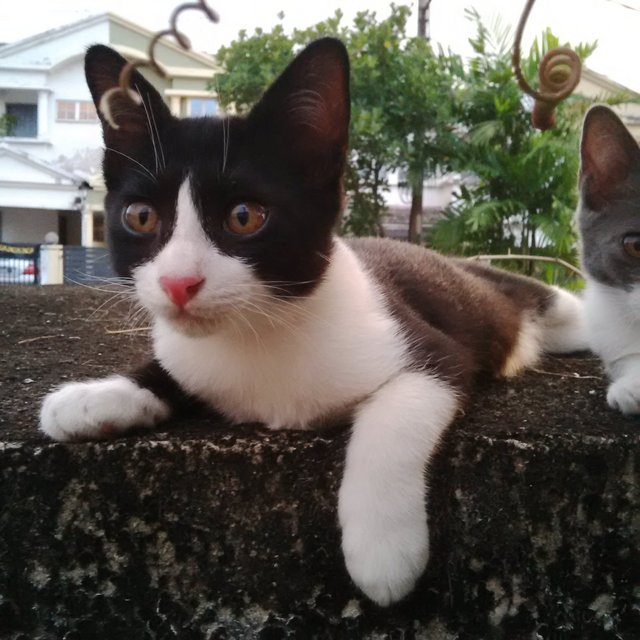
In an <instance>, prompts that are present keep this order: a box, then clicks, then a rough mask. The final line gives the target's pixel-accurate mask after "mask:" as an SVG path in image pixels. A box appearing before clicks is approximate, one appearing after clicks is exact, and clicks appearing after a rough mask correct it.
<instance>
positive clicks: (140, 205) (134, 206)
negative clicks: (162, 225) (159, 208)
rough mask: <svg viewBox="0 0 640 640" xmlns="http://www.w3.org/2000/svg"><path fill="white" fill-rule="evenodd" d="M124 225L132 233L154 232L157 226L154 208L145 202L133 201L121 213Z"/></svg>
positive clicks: (156, 215)
mask: <svg viewBox="0 0 640 640" xmlns="http://www.w3.org/2000/svg"><path fill="white" fill-rule="evenodd" d="M122 220H123V222H124V225H125V227H127V229H129V231H133V232H134V233H142V234H150V233H154V232H155V231H156V229H157V227H158V214H157V213H156V210H155V209H154V208H153V207H152V206H151V205H148V204H146V203H145V202H133V203H131V204H130V205H129V206H128V207H127V208H126V209H125V210H124V213H123V215H122Z"/></svg>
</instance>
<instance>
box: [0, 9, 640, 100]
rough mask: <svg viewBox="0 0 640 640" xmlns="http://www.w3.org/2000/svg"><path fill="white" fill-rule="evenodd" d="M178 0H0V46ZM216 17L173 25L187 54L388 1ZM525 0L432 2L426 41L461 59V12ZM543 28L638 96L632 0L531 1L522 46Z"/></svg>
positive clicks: (146, 22) (506, 21)
mask: <svg viewBox="0 0 640 640" xmlns="http://www.w3.org/2000/svg"><path fill="white" fill-rule="evenodd" d="M178 3H179V0H55V1H52V0H26V1H25V2H21V3H18V4H17V5H16V4H15V3H13V2H10V0H0V42H13V41H15V40H19V39H22V38H25V37H28V36H30V35H34V34H36V33H39V32H41V31H45V30H47V29H50V28H52V27H57V26H61V25H64V24H67V23H70V22H74V21H76V20H81V19H82V18H85V17H88V16H90V15H95V14H98V13H103V12H105V11H110V12H112V13H116V14H118V15H120V16H122V17H123V18H126V19H128V20H130V21H132V22H135V23H138V24H140V25H142V26H143V27H146V28H148V29H150V30H153V31H155V30H158V29H162V28H165V27H166V26H167V25H168V22H169V17H170V15H171V13H172V11H173V9H174V8H175V6H176V5H177V4H178ZM208 4H209V5H210V6H211V7H213V8H214V9H215V10H216V11H217V12H218V14H219V15H220V19H221V21H220V23H219V24H218V25H213V24H211V23H209V22H208V21H207V20H206V18H205V17H204V16H202V14H200V13H199V12H195V11H190V12H187V13H185V14H183V17H181V18H180V21H179V26H180V28H181V30H182V31H184V33H186V34H187V36H188V37H189V38H190V39H191V41H192V44H193V47H194V49H197V50H201V51H208V52H210V53H214V52H215V51H216V50H217V49H218V47H220V46H222V45H225V44H229V42H231V41H232V40H234V38H235V37H236V36H237V34H238V31H240V30H241V29H245V30H247V31H248V32H249V33H252V32H253V31H254V29H255V28H256V27H262V28H263V29H265V30H269V29H271V27H273V26H274V25H275V24H277V23H278V21H279V17H278V14H279V13H280V12H283V13H284V20H283V24H284V26H285V28H286V29H287V30H290V29H292V28H293V27H307V26H310V25H312V24H315V23H316V22H319V21H320V20H324V19H325V18H327V17H329V16H331V15H333V13H334V12H335V10H336V9H338V8H340V9H341V10H342V11H343V13H344V14H345V21H346V22H347V23H348V22H351V20H352V18H353V16H354V15H355V14H356V13H357V12H358V11H363V10H366V9H369V10H372V11H375V12H376V13H377V15H378V16H379V17H380V18H383V17H386V16H387V15H389V11H390V9H389V6H390V0H320V1H318V2H314V1H313V0H208ZM396 4H409V5H411V6H412V7H413V9H414V14H413V17H412V22H411V23H410V24H411V25H412V26H416V28H417V14H416V6H417V0H413V1H411V0H396ZM524 4H525V0H432V2H431V21H430V22H431V24H430V31H431V37H432V40H433V42H434V43H437V44H441V45H442V46H444V47H445V48H451V49H452V50H453V51H455V52H457V53H460V54H462V55H469V54H470V48H469V46H468V39H469V37H470V36H472V35H473V33H474V30H473V27H472V25H471V24H470V23H469V22H468V21H467V20H466V19H465V14H464V10H465V8H468V7H474V8H475V9H477V11H478V12H479V13H480V15H481V16H482V17H483V20H484V22H485V24H487V25H488V24H491V23H492V21H494V20H496V19H497V20H500V21H501V23H502V24H503V25H505V26H508V25H511V26H512V27H513V31H515V25H516V24H517V21H518V18H519V16H520V13H521V11H522V8H523V7H524ZM547 26H548V27H551V29H552V30H553V32H554V33H555V34H556V35H557V36H559V37H560V40H561V41H568V42H571V43H572V44H576V43H578V42H593V41H595V40H597V41H598V48H597V50H596V52H595V53H594V54H593V55H592V56H591V58H590V59H589V60H588V62H587V66H588V67H590V68H591V69H593V70H594V71H597V72H598V73H602V74H604V75H606V76H608V77H609V78H611V79H612V80H615V81H617V82H619V83H621V84H623V85H625V86H627V87H629V88H631V89H633V90H635V91H638V92H640V68H639V65H638V62H637V61H638V60H639V59H640V37H639V35H640V0H537V1H536V3H535V5H534V7H533V10H532V12H531V15H530V17H529V21H528V22H527V28H526V31H525V38H524V47H525V48H526V46H527V45H528V44H529V43H530V42H531V40H532V39H533V38H534V37H535V36H536V35H538V34H539V33H540V32H541V31H542V30H543V29H544V28H545V27H547Z"/></svg>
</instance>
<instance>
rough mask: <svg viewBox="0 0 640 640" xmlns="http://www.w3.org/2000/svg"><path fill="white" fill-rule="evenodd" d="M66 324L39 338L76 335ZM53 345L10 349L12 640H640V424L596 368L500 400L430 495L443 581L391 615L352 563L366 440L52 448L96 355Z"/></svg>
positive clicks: (563, 371) (8, 573) (553, 372)
mask: <svg viewBox="0 0 640 640" xmlns="http://www.w3.org/2000/svg"><path fill="white" fill-rule="evenodd" d="M53 289H55V288H53ZM48 295H51V294H48ZM57 295H59V296H61V297H60V299H59V302H60V304H61V305H65V307H66V306H68V303H69V298H68V296H69V295H71V294H67V293H64V295H62V294H60V293H58V294H57ZM74 295H76V294H74ZM65 296H67V297H65ZM54 302H55V300H54ZM68 308H69V309H74V311H73V313H74V314H76V315H77V316H82V315H84V312H79V311H78V309H77V307H74V306H73V305H71V306H69V307H68ZM49 313H51V312H50V311H49ZM5 327H6V325H5ZM47 327H48V328H47V331H48V334H45V330H44V329H43V328H42V327H40V328H39V329H37V331H36V332H35V334H34V335H33V336H32V337H33V338H38V339H39V338H40V337H44V336H45V335H54V336H57V335H63V336H64V335H65V331H66V330H65V329H64V328H63V327H57V326H54V327H51V326H50V325H47ZM80 329H81V325H78V326H75V327H74V331H73V332H72V333H73V336H74V337H75V336H77V335H78V333H80ZM89 329H90V330H91V331H92V332H93V335H94V336H95V333H96V326H95V323H94V324H93V325H92V326H91V327H90V328H89V327H87V331H89ZM59 332H62V333H59ZM0 337H1V338H3V339H4V340H5V343H4V344H0V347H7V348H9V347H10V346H11V345H13V344H17V343H18V342H20V340H17V339H14V338H13V337H12V336H11V335H9V333H8V332H7V331H6V330H5V329H0ZM27 340H31V338H27ZM52 340H53V339H48V338H47V339H46V340H42V341H41V342H40V344H39V343H38V341H37V340H34V341H33V342H26V343H25V342H22V344H21V345H20V350H19V351H18V350H17V349H16V350H15V351H14V352H13V355H7V354H8V352H7V350H6V349H5V350H3V349H0V354H2V355H0V358H4V373H3V376H4V377H3V378H0V392H1V393H2V394H3V396H2V399H3V408H4V407H9V410H8V412H7V411H3V415H2V417H0V443H1V444H0V638H3V639H5V638H6V639H11V640H18V639H20V640H27V639H37V640H43V639H47V640H54V639H55V640H59V639H65V640H88V639H98V640H99V639H114V638H118V639H119V638H123V639H127V640H128V639H134V640H137V639H138V638H141V639H142V638H145V639H146V638H149V639H159V638H163V639H165V638H166V639H170V638H171V639H173V638H176V639H180V640H184V639H187V640H188V639H191V638H193V639H196V638H211V639H213V638H221V639H222V638H261V639H264V640H269V639H275V638H302V639H306V638H327V639H333V638H354V639H356V638H407V639H410V638H424V639H429V640H440V639H442V640H444V639H448V640H453V639H491V638H500V639H504V640H520V639H523V640H524V639H529V638H531V639H534V638H544V639H549V640H556V639H557V640H560V639H565V638H566V639H569V638H571V639H573V638H575V639H576V640H578V639H580V640H583V639H589V638H595V639H600V638H602V639H609V638H611V639H614V638H622V639H623V640H632V639H637V638H639V637H640V603H639V596H640V589H639V587H638V582H639V580H638V578H639V576H640V562H639V555H638V553H639V552H638V549H639V543H640V509H639V506H640V505H639V503H640V498H639V495H638V471H637V462H638V453H639V451H640V429H639V427H640V420H638V419H635V418H634V419H629V418H624V417H622V416H620V415H618V414H616V413H614V412H612V411H610V410H609V409H608V408H607V407H606V404H605V402H604V381H603V380H602V376H601V372H600V368H599V365H598V364H597V362H596V361H595V359H593V358H566V359H555V358H551V359H548V360H546V361H544V362H543V363H542V364H541V365H540V367H539V369H537V370H535V371H533V372H530V373H528V374H527V375H525V376H523V377H521V378H518V379H516V380H510V381H503V382H497V383H492V384H490V385H487V387H486V389H484V390H483V391H482V392H480V393H479V394H478V396H477V398H476V401H475V403H474V409H473V410H472V411H470V412H469V414H468V415H467V416H466V417H465V418H464V419H462V420H460V421H459V422H458V423H457V424H456V426H455V427H454V429H452V431H451V432H450V433H449V434H448V436H447V438H446V441H445V442H444V443H443V446H442V448H441V451H440V453H439V456H438V459H437V463H436V465H435V467H434V469H433V472H432V477H431V479H430V486H431V494H432V503H431V514H430V518H431V527H432V549H433V558H432V562H431V564H430V566H429V569H428V571H427V574H426V575H425V576H424V578H423V579H422V580H421V582H420V584H419V586H418V588H417V590H416V591H415V593H414V594H413V595H411V596H410V597H409V598H408V599H407V600H406V601H405V602H402V603H400V604H398V605H395V606H393V607H391V608H389V609H380V608H378V607H376V606H375V605H373V604H371V603H369V602H368V601H366V599H364V598H363V597H361V596H360V594H359V593H358V592H357V590H356V589H355V587H354V586H353V585H352V584H351V582H350V580H349V577H348V575H347V573H346V570H345V568H344V565H343V560H342V557H341V554H340V539H339V530H338V527H337V524H336V496H337V488H338V485H339V480H340V476H341V470H342V465H343V456H344V449H345V445H346V440H347V430H346V429H344V430H339V431H336V432H332V433H324V434H320V435H317V434H308V433H294V432H290V433H287V432H277V433H273V432H268V431H266V430H264V429H262V428H260V427H258V426H251V425H249V426H245V427H241V428H236V427H234V428H232V427H228V426H225V425H222V424H220V423H219V422H217V421H216V420H215V419H211V418H206V417H200V418H195V419H193V420H190V421H184V422H182V423H180V424H178V423H175V424H172V425H168V426H167V428H166V429H163V430H162V431H161V432H159V433H145V434H138V435H134V436H131V437H128V438H122V439H119V440H115V441H113V442H107V443H74V444H56V443H51V442H48V441H46V440H45V439H44V438H43V437H41V436H39V435H38V434H37V433H36V432H35V428H34V425H35V416H34V414H35V411H36V396H37V395H38V393H40V392H41V391H42V390H43V388H46V387H47V386H49V384H51V383H52V382H55V381H56V379H59V378H60V376H62V375H71V373H72V372H73V370H74V368H77V367H78V365H79V363H82V362H83V361H84V360H83V355H82V354H83V353H84V350H85V349H86V344H85V345H83V344H82V341H79V340H69V341H68V342H65V343H64V348H63V349H60V348H58V349H56V348H55V347H54V346H53V345H52V344H51V342H52ZM100 340H101V341H104V344H103V342H100V344H103V347H101V349H103V351H104V352H105V353H112V351H111V350H112V349H113V344H115V343H113V342H110V341H111V340H112V338H111V337H104V336H102V337H100ZM113 340H124V338H122V337H114V338H113ZM127 340H129V338H127ZM117 344H119V345H124V344H129V345H131V343H130V342H127V343H124V342H119V343H117ZM45 345H46V347H45ZM74 350H75V351H74ZM36 356H37V357H39V360H38V362H37V364H36V365H29V363H30V362H32V361H33V360H34V359H35V358H36ZM47 358H49V360H48V361H47ZM56 358H57V361H58V362H60V361H61V360H65V361H66V360H67V359H68V360H69V362H68V364H64V365H60V364H57V365H54V362H55V359H56ZM106 359H107V360H108V357H106ZM47 362H49V364H48V367H47ZM29 366H31V367H32V368H31V371H32V372H33V371H36V372H37V373H31V374H29V373H27V372H28V371H29ZM100 366H103V365H102V364H101V365H100ZM46 370H49V371H50V372H51V377H50V378H49V379H47V374H46ZM61 372H62V373H61ZM28 375H31V377H27V376H28ZM25 380H30V381H31V382H25ZM38 385H39V386H38ZM33 388H36V390H37V392H38V393H36V392H34V391H33V390H32V389H33ZM29 394H32V395H31V396H30V395H29ZM10 399H12V401H10ZM16 399H19V402H18V401H17V400H16ZM5 401H6V402H5Z"/></svg>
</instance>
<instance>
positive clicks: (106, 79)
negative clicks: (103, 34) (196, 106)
mask: <svg viewBox="0 0 640 640" xmlns="http://www.w3.org/2000/svg"><path fill="white" fill-rule="evenodd" d="M125 64H127V61H126V60H125V59H124V58H123V57H122V56H121V55H120V54H119V53H117V52H116V51H114V50H113V49H111V48H109V47H105V46H104V45H94V46H92V47H90V48H89V49H88V50H87V54H86V56H85V63H84V66H85V76H86V79H87V84H88V86H89V91H90V92H91V97H92V98H93V102H94V104H95V105H96V109H97V110H98V116H99V117H100V121H101V122H102V128H103V133H104V138H105V142H106V143H107V145H108V146H109V145H112V144H114V143H115V144H116V145H118V143H119V142H120V143H124V144H126V143H127V136H130V135H131V134H143V135H145V136H148V135H149V133H150V127H151V126H154V127H158V126H161V125H162V123H163V122H164V121H165V120H166V119H167V118H171V117H172V116H171V113H170V112H169V109H168V107H167V105H166V104H165V103H164V101H163V100H162V97H161V96H160V94H159V93H158V92H157V91H156V89H155V88H154V87H153V85H151V84H150V83H149V82H147V80H145V79H144V77H143V76H142V75H141V74H140V73H138V72H137V71H134V72H133V74H132V76H131V87H132V89H133V92H134V94H135V95H136V96H137V102H136V101H134V100H132V99H130V98H129V97H127V96H125V95H123V94H122V92H120V91H113V90H114V89H117V88H118V86H119V80H120V72H121V71H122V68H123V67H124V66H125ZM105 95H106V96H107V99H105V100H104V101H103V98H104V97H105ZM105 102H108V108H109V111H110V120H111V121H112V122H111V123H110V122H109V121H108V120H107V119H106V118H105V114H104V112H103V110H101V109H100V106H101V103H102V105H103V106H104V104H105ZM151 120H153V121H154V122H153V125H152V124H151ZM114 125H115V126H114Z"/></svg>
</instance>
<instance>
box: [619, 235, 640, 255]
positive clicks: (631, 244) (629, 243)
mask: <svg viewBox="0 0 640 640" xmlns="http://www.w3.org/2000/svg"><path fill="white" fill-rule="evenodd" d="M622 246H623V247H624V250H625V251H626V252H627V254H628V255H630V256H631V257H632V258H640V233H629V234H627V235H626V236H625V237H624V238H623V239H622Z"/></svg>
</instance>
